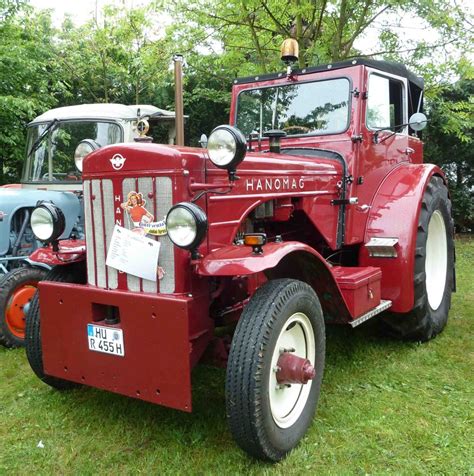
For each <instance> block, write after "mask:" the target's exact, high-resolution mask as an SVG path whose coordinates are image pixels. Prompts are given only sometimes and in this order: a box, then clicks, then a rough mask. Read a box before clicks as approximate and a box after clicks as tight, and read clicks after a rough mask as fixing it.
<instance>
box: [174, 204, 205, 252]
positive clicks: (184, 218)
mask: <svg viewBox="0 0 474 476" xmlns="http://www.w3.org/2000/svg"><path fill="white" fill-rule="evenodd" d="M166 230H167V232H168V236H169V238H170V240H171V241H172V242H173V243H174V244H175V245H176V246H179V247H180V248H184V249H186V250H194V249H196V248H197V247H198V246H199V245H200V244H201V243H202V240H203V239H204V236H205V235H206V231H207V217H206V214H205V213H204V211H203V210H202V209H201V208H200V207H198V206H197V205H195V204H194V203H189V202H181V203H178V204H177V205H175V206H174V207H172V208H171V209H170V211H169V212H168V215H166Z"/></svg>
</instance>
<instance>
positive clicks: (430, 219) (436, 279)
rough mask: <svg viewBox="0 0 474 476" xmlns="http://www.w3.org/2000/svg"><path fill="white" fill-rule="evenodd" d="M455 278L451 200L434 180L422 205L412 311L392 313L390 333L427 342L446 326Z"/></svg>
mask: <svg viewBox="0 0 474 476" xmlns="http://www.w3.org/2000/svg"><path fill="white" fill-rule="evenodd" d="M453 279H454V242H453V220H452V217H451V201H450V199H449V197H448V189H447V188H446V186H445V184H444V182H443V180H442V179H441V178H440V177H432V179H431V180H430V182H429V184H428V186H427V188H426V191H425V194H424V195H423V200H422V203H421V211H420V218H419V221H418V230H417V236H416V251H415V272H414V295H415V303H414V307H413V309H412V310H411V311H410V312H408V313H406V314H393V313H392V314H389V315H388V316H387V318H386V319H385V324H386V325H387V327H388V330H389V332H390V333H391V334H392V335H395V336H397V337H400V338H403V339H407V340H418V341H427V340H430V339H432V338H433V337H435V336H436V335H438V334H439V333H440V332H441V331H442V330H443V329H444V327H445V326H446V323H447V321H448V313H449V309H450V307H451V292H452V288H453Z"/></svg>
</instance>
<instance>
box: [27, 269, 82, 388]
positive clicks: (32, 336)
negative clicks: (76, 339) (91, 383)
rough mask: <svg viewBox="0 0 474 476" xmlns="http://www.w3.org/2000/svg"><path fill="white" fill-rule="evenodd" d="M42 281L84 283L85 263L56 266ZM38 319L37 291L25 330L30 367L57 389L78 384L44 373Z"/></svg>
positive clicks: (45, 381) (41, 378)
mask: <svg viewBox="0 0 474 476" xmlns="http://www.w3.org/2000/svg"><path fill="white" fill-rule="evenodd" d="M44 281H55V282H60V283H77V284H84V283H85V282H86V270H85V263H84V262H80V263H74V264H70V265H64V266H57V267H55V268H53V269H52V270H51V271H49V272H48V273H47V274H46V276H45V278H44ZM40 319H41V316H40V307H39V293H36V294H35V296H34V297H33V299H32V301H31V307H30V309H29V312H28V319H27V320H26V332H25V346H26V357H27V358H28V362H29V364H30V367H31V369H32V370H33V372H34V373H35V374H36V376H37V377H38V378H39V379H40V380H42V381H43V382H44V383H46V384H47V385H49V386H50V387H54V388H56V389H58V390H67V389H70V388H75V387H77V386H78V384H76V383H74V382H69V381H67V380H62V379H59V378H56V377H51V376H49V375H45V373H44V369H43V352H42V348H41V329H40Z"/></svg>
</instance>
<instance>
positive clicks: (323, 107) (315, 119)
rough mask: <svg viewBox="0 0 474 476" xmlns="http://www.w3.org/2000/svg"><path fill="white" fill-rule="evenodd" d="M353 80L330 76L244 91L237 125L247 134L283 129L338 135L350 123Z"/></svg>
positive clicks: (292, 132)
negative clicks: (306, 81)
mask: <svg viewBox="0 0 474 476" xmlns="http://www.w3.org/2000/svg"><path fill="white" fill-rule="evenodd" d="M349 90H350V83H349V80H348V79H345V78H341V79H331V80H327V81H317V82H313V83H300V84H290V85H285V86H278V87H269V88H261V89H249V90H246V91H242V92H241V93H240V94H239V97H238V100H237V118H236V126H237V127H238V128H239V129H240V130H241V131H242V132H243V133H244V134H245V136H248V135H249V134H250V133H251V132H257V133H259V134H260V135H262V134H263V133H264V132H265V131H267V130H270V129H280V130H283V131H285V132H286V133H287V135H300V134H309V135H317V134H337V133H340V132H343V131H345V130H346V129H347V127H348V125H349V96H350V91H349Z"/></svg>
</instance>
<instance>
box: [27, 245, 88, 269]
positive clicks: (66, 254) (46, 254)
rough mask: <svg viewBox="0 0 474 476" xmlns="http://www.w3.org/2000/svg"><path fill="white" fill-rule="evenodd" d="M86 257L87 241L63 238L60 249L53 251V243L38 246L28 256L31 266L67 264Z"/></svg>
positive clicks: (49, 266)
mask: <svg viewBox="0 0 474 476" xmlns="http://www.w3.org/2000/svg"><path fill="white" fill-rule="evenodd" d="M85 259H86V243H85V241H84V240H62V241H60V242H59V251H53V247H52V246H51V245H48V246H45V247H42V248H38V249H37V250H36V251H33V253H31V255H30V256H29V258H28V263H29V264H30V265H31V266H41V267H48V268H51V267H53V266H62V265H65V264H71V263H77V262H78V261H84V260H85Z"/></svg>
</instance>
